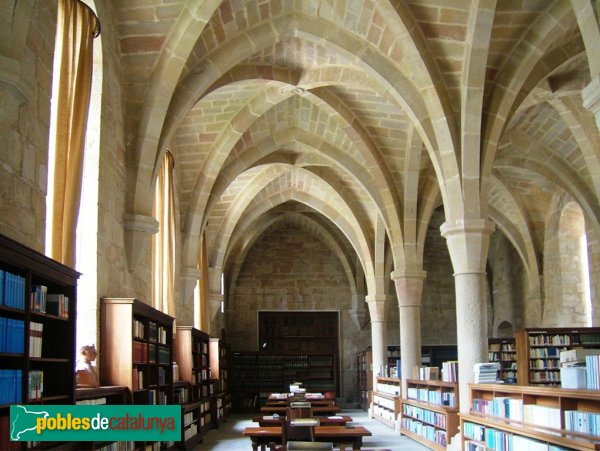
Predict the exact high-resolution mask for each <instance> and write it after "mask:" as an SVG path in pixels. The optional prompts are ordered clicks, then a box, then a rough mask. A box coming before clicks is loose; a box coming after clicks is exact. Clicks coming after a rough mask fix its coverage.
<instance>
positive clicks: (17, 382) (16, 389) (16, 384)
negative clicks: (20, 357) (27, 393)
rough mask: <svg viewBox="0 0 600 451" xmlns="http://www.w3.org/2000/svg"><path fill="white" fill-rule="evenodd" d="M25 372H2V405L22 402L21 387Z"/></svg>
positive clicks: (0, 401)
mask: <svg viewBox="0 0 600 451" xmlns="http://www.w3.org/2000/svg"><path fill="white" fill-rule="evenodd" d="M22 381H23V371H21V370H13V369H7V370H0V404H13V403H20V402H22V397H21V385H22Z"/></svg>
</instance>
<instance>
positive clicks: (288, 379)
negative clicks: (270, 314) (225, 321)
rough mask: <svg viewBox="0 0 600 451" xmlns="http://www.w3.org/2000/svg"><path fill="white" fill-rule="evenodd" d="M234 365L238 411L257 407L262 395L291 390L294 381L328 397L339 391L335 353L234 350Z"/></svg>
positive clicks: (234, 387)
mask: <svg viewBox="0 0 600 451" xmlns="http://www.w3.org/2000/svg"><path fill="white" fill-rule="evenodd" d="M232 365H233V368H232V377H233V379H232V384H231V388H232V392H233V395H234V404H235V407H236V410H238V411H244V410H246V411H253V410H255V409H256V407H257V402H258V400H259V398H260V397H261V395H266V394H268V393H282V392H288V391H289V386H290V384H291V383H293V382H302V384H303V387H305V388H306V389H307V391H309V392H320V393H324V394H325V395H326V396H328V397H332V396H334V394H335V393H336V392H337V384H338V375H337V361H336V355H335V354H276V353H275V354H272V353H261V352H234V353H233V354H232Z"/></svg>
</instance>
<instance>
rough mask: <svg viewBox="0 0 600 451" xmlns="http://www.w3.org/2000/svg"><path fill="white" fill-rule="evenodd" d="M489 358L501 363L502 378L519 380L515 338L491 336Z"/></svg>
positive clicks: (509, 380) (511, 380) (508, 380)
mask: <svg viewBox="0 0 600 451" xmlns="http://www.w3.org/2000/svg"><path fill="white" fill-rule="evenodd" d="M488 359H489V361H490V362H498V363H500V379H502V380H503V381H504V382H512V383H514V382H516V381H517V346H516V343H515V339H514V338H489V339H488Z"/></svg>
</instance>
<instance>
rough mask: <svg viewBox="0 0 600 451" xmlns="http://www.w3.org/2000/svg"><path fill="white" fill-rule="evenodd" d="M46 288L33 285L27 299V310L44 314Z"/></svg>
mask: <svg viewBox="0 0 600 451" xmlns="http://www.w3.org/2000/svg"><path fill="white" fill-rule="evenodd" d="M47 294H48V287H47V286H45V285H33V286H32V287H31V295H30V299H29V308H30V309H31V311H32V312H41V313H46V296H47Z"/></svg>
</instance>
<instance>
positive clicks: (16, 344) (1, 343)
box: [0, 316, 25, 354]
mask: <svg viewBox="0 0 600 451" xmlns="http://www.w3.org/2000/svg"><path fill="white" fill-rule="evenodd" d="M24 348H25V323H24V322H23V321H22V320H20V319H12V318H5V317H3V316H1V317H0V353H7V354H23V352H24Z"/></svg>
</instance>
